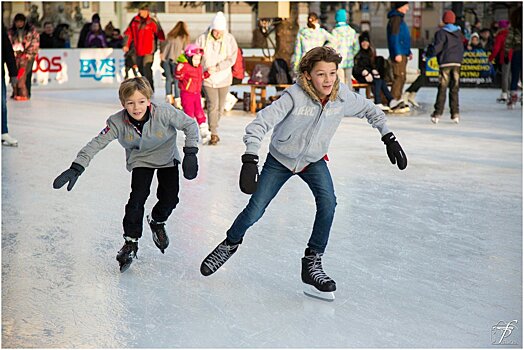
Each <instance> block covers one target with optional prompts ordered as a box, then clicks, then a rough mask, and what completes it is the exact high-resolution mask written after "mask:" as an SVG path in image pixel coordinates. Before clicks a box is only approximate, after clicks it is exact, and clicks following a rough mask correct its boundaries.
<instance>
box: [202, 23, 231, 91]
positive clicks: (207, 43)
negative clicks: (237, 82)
mask: <svg viewBox="0 0 524 350" xmlns="http://www.w3.org/2000/svg"><path fill="white" fill-rule="evenodd" d="M196 44H197V45H198V46H200V47H201V48H203V49H204V56H202V66H203V68H204V70H205V71H207V70H209V68H211V67H214V68H215V69H216V71H215V72H214V73H213V74H211V76H210V77H209V79H206V80H205V81H204V86H208V87H212V88H223V87H226V86H230V85H231V84H232V83H233V73H232V71H231V67H233V65H234V64H235V61H236V59H237V54H238V45H237V41H236V40H235V37H234V36H233V35H232V34H231V33H229V32H228V31H227V30H226V31H224V34H223V36H222V38H220V39H219V40H216V39H215V38H213V36H212V35H211V29H208V30H207V31H206V32H205V33H203V34H201V35H200V36H199V37H198V38H197V40H196Z"/></svg>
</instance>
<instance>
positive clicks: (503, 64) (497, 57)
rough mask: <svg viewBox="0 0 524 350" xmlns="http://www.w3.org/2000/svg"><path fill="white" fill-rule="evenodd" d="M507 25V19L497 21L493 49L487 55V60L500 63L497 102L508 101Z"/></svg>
mask: <svg viewBox="0 0 524 350" xmlns="http://www.w3.org/2000/svg"><path fill="white" fill-rule="evenodd" d="M508 27H509V21H508V20H500V21H498V28H499V30H498V31H497V33H496V34H495V40H494V43H493V51H492V52H491V54H490V55H489V61H490V62H493V61H495V64H498V65H500V71H501V75H502V78H501V81H500V85H501V90H502V92H501V93H500V97H499V98H497V102H499V103H506V102H508V97H509V95H508V92H509V79H510V64H509V62H510V59H509V55H508V52H507V51H506V45H505V42H506V37H507V36H508V32H509V30H508Z"/></svg>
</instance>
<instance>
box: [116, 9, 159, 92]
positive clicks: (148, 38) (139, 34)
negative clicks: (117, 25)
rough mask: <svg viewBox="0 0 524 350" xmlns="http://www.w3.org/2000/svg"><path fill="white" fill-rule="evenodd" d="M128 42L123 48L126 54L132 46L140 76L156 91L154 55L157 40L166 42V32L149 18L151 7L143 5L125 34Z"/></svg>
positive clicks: (153, 19) (155, 21)
mask: <svg viewBox="0 0 524 350" xmlns="http://www.w3.org/2000/svg"><path fill="white" fill-rule="evenodd" d="M124 35H125V36H126V41H125V44H124V47H123V48H122V49H123V50H124V52H125V53H127V52H128V51H129V47H130V46H131V44H134V46H135V50H136V63H137V65H138V70H139V71H140V74H142V75H143V76H144V77H146V78H147V80H148V81H149V84H150V85H151V87H152V88H153V90H154V89H155V85H154V84H153V70H152V69H151V66H152V65H153V55H154V53H155V51H156V46H155V39H156V38H158V40H160V41H164V40H165V35H164V31H163V30H162V27H161V26H160V23H159V22H158V20H157V19H155V18H152V17H150V16H149V7H148V6H147V5H142V6H141V7H140V9H139V10H138V15H136V16H135V17H133V19H132V20H131V23H129V26H128V27H127V29H126V31H125V32H124Z"/></svg>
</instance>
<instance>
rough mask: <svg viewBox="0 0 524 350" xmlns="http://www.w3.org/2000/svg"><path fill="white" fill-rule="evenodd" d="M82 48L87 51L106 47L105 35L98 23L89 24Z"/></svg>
mask: <svg viewBox="0 0 524 350" xmlns="http://www.w3.org/2000/svg"><path fill="white" fill-rule="evenodd" d="M84 47H86V48H89V49H102V48H105V47H107V41H106V34H105V33H104V31H103V30H102V28H101V27H100V23H98V22H93V23H91V30H90V31H89V33H88V34H87V37H86V43H85V45H84Z"/></svg>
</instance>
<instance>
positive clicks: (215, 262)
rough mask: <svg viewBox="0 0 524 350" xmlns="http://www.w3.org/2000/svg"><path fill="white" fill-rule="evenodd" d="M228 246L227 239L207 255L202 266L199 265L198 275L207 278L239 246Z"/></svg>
mask: <svg viewBox="0 0 524 350" xmlns="http://www.w3.org/2000/svg"><path fill="white" fill-rule="evenodd" d="M241 243H242V241H240V242H238V243H237V244H230V243H228V242H227V239H225V240H223V241H222V242H221V243H220V244H219V245H218V246H217V247H216V248H215V249H214V250H213V251H212V252H211V254H209V255H208V256H207V257H206V258H205V259H204V261H202V265H200V273H202V275H204V276H209V275H211V274H212V273H214V272H215V271H216V270H218V269H219V268H220V266H222V265H224V263H225V262H226V261H227V259H229V258H230V257H231V256H232V255H233V254H235V252H236V251H237V249H238V246H239V244H241Z"/></svg>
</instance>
